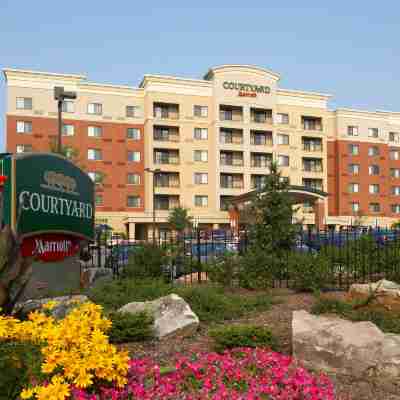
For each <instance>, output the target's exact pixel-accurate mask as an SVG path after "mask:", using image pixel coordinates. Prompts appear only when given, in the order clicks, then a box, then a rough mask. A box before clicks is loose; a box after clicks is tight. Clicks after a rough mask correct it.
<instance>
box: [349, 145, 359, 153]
mask: <svg viewBox="0 0 400 400" xmlns="http://www.w3.org/2000/svg"><path fill="white" fill-rule="evenodd" d="M359 151H360V149H359V147H358V144H349V153H350V154H351V155H352V156H358V154H359Z"/></svg>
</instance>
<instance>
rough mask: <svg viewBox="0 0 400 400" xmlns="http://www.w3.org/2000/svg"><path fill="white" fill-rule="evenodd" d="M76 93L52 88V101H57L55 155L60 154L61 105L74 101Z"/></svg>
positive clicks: (60, 88) (56, 87)
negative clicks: (64, 102) (65, 101)
mask: <svg viewBox="0 0 400 400" xmlns="http://www.w3.org/2000/svg"><path fill="white" fill-rule="evenodd" d="M75 99H76V92H66V91H64V87H63V86H55V87H54V100H57V106H58V142H57V153H58V154H61V136H62V105H63V101H64V100H75Z"/></svg>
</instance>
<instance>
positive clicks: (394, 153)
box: [389, 150, 400, 160]
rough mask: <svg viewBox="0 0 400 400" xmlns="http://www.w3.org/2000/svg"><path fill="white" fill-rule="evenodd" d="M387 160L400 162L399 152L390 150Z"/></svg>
mask: <svg viewBox="0 0 400 400" xmlns="http://www.w3.org/2000/svg"><path fill="white" fill-rule="evenodd" d="M389 158H390V159H391V160H400V152H399V151H398V150H390V152H389Z"/></svg>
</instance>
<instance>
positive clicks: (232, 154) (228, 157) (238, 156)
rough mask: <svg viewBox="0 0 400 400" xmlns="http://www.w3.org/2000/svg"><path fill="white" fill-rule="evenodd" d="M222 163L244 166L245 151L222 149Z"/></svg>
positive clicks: (230, 165) (224, 164)
mask: <svg viewBox="0 0 400 400" xmlns="http://www.w3.org/2000/svg"><path fill="white" fill-rule="evenodd" d="M220 165H223V166H229V167H243V165H244V162H243V153H242V152H241V151H221V152H220Z"/></svg>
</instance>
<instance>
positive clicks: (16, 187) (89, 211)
mask: <svg viewBox="0 0 400 400" xmlns="http://www.w3.org/2000/svg"><path fill="white" fill-rule="evenodd" d="M0 160H1V161H0V162H1V166H2V174H3V175H6V176H7V177H9V179H7V181H6V184H5V185H4V212H3V221H4V223H5V224H6V225H10V226H11V227H12V228H13V229H15V230H16V231H17V232H18V234H19V236H20V237H21V238H22V239H23V242H22V252H23V254H24V255H27V254H28V253H29V252H31V255H37V256H38V257H39V258H40V259H42V260H44V261H45V260H56V259H62V258H63V257H66V256H69V255H72V254H73V253H74V252H76V250H77V248H78V247H79V246H77V244H79V241H80V240H82V239H83V240H93V238H94V183H93V181H92V180H91V179H90V177H89V176H88V175H87V174H86V173H85V172H84V171H82V170H81V169H80V168H78V167H77V166H76V165H74V164H73V163H71V162H70V161H68V160H67V159H65V158H64V157H61V156H58V155H54V154H43V153H42V154H41V153H27V154H23V153H22V154H15V155H11V154H3V155H1V158H0Z"/></svg>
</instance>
